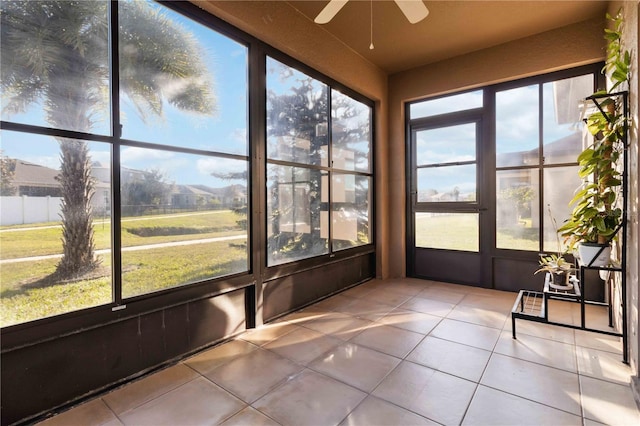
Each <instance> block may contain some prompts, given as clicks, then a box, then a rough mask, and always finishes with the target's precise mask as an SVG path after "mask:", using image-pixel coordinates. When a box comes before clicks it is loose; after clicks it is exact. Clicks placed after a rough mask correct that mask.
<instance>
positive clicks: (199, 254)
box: [0, 1, 249, 326]
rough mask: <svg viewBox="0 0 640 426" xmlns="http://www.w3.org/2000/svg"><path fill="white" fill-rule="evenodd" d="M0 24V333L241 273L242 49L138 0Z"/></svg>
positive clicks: (63, 6)
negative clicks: (116, 93)
mask: <svg viewBox="0 0 640 426" xmlns="http://www.w3.org/2000/svg"><path fill="white" fill-rule="evenodd" d="M113 5H117V7H118V13H117V14H115V13H109V8H110V7H112V6H113ZM116 19H117V22H116V21H115V20H116ZM116 25H117V27H116ZM2 26H3V37H2V40H1V43H2V50H1V62H2V120H3V131H2V135H1V138H2V153H1V154H2V157H1V160H2V161H1V165H2V188H1V190H2V193H1V194H0V195H1V196H2V202H1V206H2V207H1V208H2V211H1V218H2V224H1V228H0V244H1V246H0V259H1V262H2V268H1V269H0V270H1V272H0V275H1V276H0V281H1V282H2V295H1V298H0V301H1V304H2V305H1V307H0V308H1V309H2V316H1V324H0V325H2V326H7V325H11V324H16V323H21V322H25V321H30V320H34V319H38V318H43V317H48V316H51V315H56V314H61V313H66V312H70V311H74V310H78V309H82V308H86V307H90V306H96V305H105V304H124V303H126V301H127V299H128V298H130V297H133V296H138V295H143V294H147V293H152V292H156V291H159V290H164V289H167V288H170V287H177V286H182V285H185V284H191V283H196V282H201V281H205V280H210V279H212V278H217V277H223V276H228V275H231V274H236V273H240V272H245V271H248V270H249V256H248V244H247V243H248V226H247V216H246V212H247V205H248V182H249V180H248V177H249V173H248V170H249V161H248V160H249V157H248V153H249V149H248V146H249V145H248V140H247V131H246V129H247V127H248V116H247V110H248V93H247V90H248V81H247V76H248V49H247V47H246V46H244V45H242V44H239V43H237V42H235V41H233V40H231V39H230V38H228V37H226V36H223V35H221V34H219V33H217V32H215V31H213V30H211V29H210V28H207V27H204V26H201V25H199V24H197V23H196V22H195V21H192V20H189V19H187V18H185V17H184V16H183V15H180V14H178V13H176V12H174V11H172V10H170V9H168V8H166V7H164V6H161V5H159V4H156V3H154V2H149V1H120V2H117V3H115V2H108V1H92V2H71V1H38V2H34V1H14V2H2ZM113 28H119V30H118V41H119V43H117V45H116V44H110V43H109V41H110V34H109V31H110V30H112V29H113ZM116 46H117V49H118V50H117V51H115V49H116ZM116 57H117V58H119V61H118V63H119V67H118V68H114V66H113V65H114V63H113V62H110V60H113V58H116ZM114 81H117V82H118V87H119V96H118V98H119V102H113V101H114V100H115V99H116V98H113V97H112V96H111V95H112V93H113V90H112V87H114V86H113V82H114ZM7 128H10V130H7ZM112 129H116V130H115V131H112ZM114 176H115V178H116V179H117V180H116V181H114ZM114 184H115V185H117V186H114ZM114 265H117V266H114Z"/></svg>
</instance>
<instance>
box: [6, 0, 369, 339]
mask: <svg viewBox="0 0 640 426" xmlns="http://www.w3.org/2000/svg"><path fill="white" fill-rule="evenodd" d="M117 3H118V2H116V1H110V2H109V5H110V8H109V9H110V14H109V25H110V30H109V31H110V47H109V52H110V53H113V52H117V51H118V50H117V49H118V33H117V25H115V23H116V22H117V17H118V11H117ZM157 3H158V4H159V5H161V6H162V7H167V8H168V9H170V10H172V11H174V12H177V13H180V14H182V15H183V16H184V17H185V18H187V19H191V20H193V21H194V22H196V23H198V24H201V25H203V26H205V27H207V28H209V29H211V30H213V31H216V32H218V33H219V34H221V35H223V36H226V37H228V38H230V39H231V40H233V41H235V42H237V43H239V44H242V45H244V46H246V48H247V51H248V58H247V67H248V69H247V96H248V99H247V109H248V114H247V117H248V122H247V140H248V143H249V146H248V152H247V154H246V155H237V154H226V153H220V152H216V153H215V157H224V158H230V159H237V160H245V161H247V162H248V168H249V170H248V178H247V182H248V187H247V204H248V206H247V227H248V230H247V236H248V238H247V253H248V259H247V260H248V269H247V271H243V272H240V273H236V274H231V275H226V276H222V277H215V278H211V279H207V280H204V281H199V282H196V283H190V284H183V285H180V286H176V287H170V288H166V289H163V290H159V291H156V292H152V293H147V294H142V295H137V296H134V297H130V298H126V299H123V298H122V281H121V278H120V269H121V258H120V250H119V248H120V246H121V235H120V232H121V227H120V205H121V197H120V189H119V188H120V177H119V172H120V168H121V161H120V156H119V150H120V148H121V147H125V146H126V147H144V148H149V149H160V150H164V151H177V152H181V153H185V154H195V155H207V156H211V155H212V152H211V151H203V150H198V149H190V148H181V147H171V146H167V145H163V144H153V143H147V142H140V141H135V140H129V139H124V138H122V137H121V131H120V106H119V102H120V93H119V81H118V80H119V78H118V73H119V71H118V68H119V58H118V55H113V54H112V57H111V62H110V65H111V67H112V68H113V69H112V73H111V75H110V79H111V82H110V83H111V88H110V96H111V105H110V113H111V114H112V120H111V132H112V134H111V135H98V134H89V133H83V132H75V131H68V130H62V129H54V128H50V127H45V126H37V125H30V124H23V123H17V122H11V121H0V128H1V129H2V130H8V131H9V130H10V131H16V132H22V133H33V134H36V135H43V136H51V137H55V136H57V137H65V138H71V139H83V140H87V141H96V142H104V143H108V144H109V145H111V150H112V159H111V166H112V171H111V174H112V176H111V185H112V191H111V200H110V203H111V206H112V251H113V253H116V254H115V255H112V260H113V266H112V268H113V271H114V273H113V278H112V283H111V286H112V300H111V301H110V302H109V303H107V304H103V305H99V306H95V307H90V308H85V309H80V310H76V311H71V312H66V313H61V314H57V315H54V316H49V317H44V318H39V319H35V320H33V321H28V322H23V323H18V324H14V325H9V326H6V327H2V328H0V336H1V338H2V339H3V347H4V348H6V349H10V348H15V347H18V346H21V345H30V344H34V343H36V342H39V341H44V340H50V339H53V338H57V337H60V336H63V335H68V334H73V333H74V332H78V331H80V330H85V329H90V328H95V327H100V326H102V325H104V324H107V323H111V322H114V321H120V320H123V319H127V318H132V317H136V316H140V315H142V314H147V313H152V312H159V311H162V310H163V309H164V308H166V307H168V306H175V305H180V304H184V303H188V302H191V301H195V300H201V299H206V298H210V297H214V296H219V295H223V294H226V293H231V292H234V291H237V290H242V289H246V290H247V292H246V293H247V296H246V297H251V295H252V294H255V290H252V288H255V287H256V283H257V282H259V281H260V282H264V281H266V280H269V279H274V278H277V277H281V276H284V275H290V274H294V273H298V272H303V271H305V270H308V269H312V268H316V267H320V266H323V265H326V264H327V263H328V262H332V261H334V260H339V259H348V258H350V257H357V256H359V255H361V254H363V253H371V252H374V251H375V232H374V231H375V226H374V225H375V210H374V209H375V202H374V201H375V200H374V199H373V194H375V191H374V188H373V184H374V181H375V179H374V172H373V171H374V160H375V119H376V113H375V108H374V105H375V104H374V102H373V101H371V100H370V99H368V98H366V97H364V96H363V95H360V94H359V93H357V92H355V91H353V90H351V89H350V88H348V87H346V86H344V85H342V84H340V83H338V82H337V81H335V80H333V79H331V78H329V77H327V76H326V75H324V74H322V73H320V72H319V71H316V70H315V69H313V68H311V67H310V66H308V65H306V64H303V63H302V62H300V61H298V60H296V59H294V58H292V57H290V56H288V55H286V54H285V53H283V52H281V51H279V50H277V49H275V48H274V47H272V46H270V45H268V44H266V43H265V42H263V41H261V40H259V39H257V38H256V37H254V36H252V35H250V34H248V33H246V32H244V31H242V30H240V29H238V28H236V27H234V26H233V25H231V24H229V23H227V22H225V21H223V20H222V19H220V18H218V17H216V16H215V15H212V14H211V13H209V12H207V11H205V10H202V9H200V8H199V7H197V6H196V5H193V4H190V3H187V2H177V1H158V2H157ZM267 55H269V56H271V57H273V58H274V59H277V60H278V61H280V62H282V63H284V64H286V65H289V66H294V67H295V68H296V69H299V70H301V71H302V72H304V73H305V74H307V75H309V76H311V77H313V78H315V79H318V80H319V81H321V82H323V83H325V84H327V85H328V86H329V88H330V89H331V88H335V89H337V90H340V92H342V93H343V94H347V95H348V96H350V97H352V98H353V99H355V100H357V101H359V102H362V103H364V104H366V105H367V106H369V107H370V108H371V123H370V124H371V146H370V173H369V174H368V176H370V177H371V182H372V187H371V188H370V191H371V194H372V200H371V206H370V211H371V216H370V218H369V223H370V234H371V242H370V243H369V244H367V245H366V246H359V247H355V248H351V249H347V250H341V251H340V252H339V253H334V254H327V255H323V256H320V257H314V258H310V259H304V260H300V261H295V262H291V263H287V264H283V265H277V266H274V267H271V268H267V267H266V232H265V231H266V223H265V220H264V219H265V218H264V213H263V212H264V208H263V206H266V199H265V194H264V192H263V191H261V190H256V189H258V188H260V187H261V185H263V184H265V182H266V164H267V161H266V117H265V112H266V81H265V77H266V58H267ZM116 188H117V190H116ZM261 216H262V219H260V217H261ZM116 276H117V278H116ZM257 289H258V291H259V289H260V285H258V286H257ZM247 304H248V305H247V306H248V307H249V306H250V302H249V301H248V300H247ZM247 324H248V326H252V324H255V312H251V309H248V310H247Z"/></svg>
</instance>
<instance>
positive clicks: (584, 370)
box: [576, 346, 633, 385]
mask: <svg viewBox="0 0 640 426" xmlns="http://www.w3.org/2000/svg"><path fill="white" fill-rule="evenodd" d="M576 353H577V358H578V372H579V373H580V374H582V375H584V376H589V377H593V378H596V379H602V380H608V381H610V382H615V383H619V384H622V385H628V384H629V383H630V382H631V376H632V374H633V372H632V370H631V367H630V366H628V365H627V364H624V363H623V362H622V356H621V355H620V354H616V353H612V352H606V351H599V350H597V349H591V348H584V347H582V346H577V347H576Z"/></svg>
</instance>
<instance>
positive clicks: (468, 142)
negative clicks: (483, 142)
mask: <svg viewBox="0 0 640 426" xmlns="http://www.w3.org/2000/svg"><path fill="white" fill-rule="evenodd" d="M416 151H417V154H416V155H417V165H418V166H425V165H430V164H442V163H457V162H463V161H475V160H476V124H475V123H467V124H460V125H456V126H448V127H440V128H437V129H429V130H421V131H419V132H416Z"/></svg>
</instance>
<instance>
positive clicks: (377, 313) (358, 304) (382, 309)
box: [337, 299, 395, 321]
mask: <svg viewBox="0 0 640 426" xmlns="http://www.w3.org/2000/svg"><path fill="white" fill-rule="evenodd" d="M394 307H395V306H393V305H389V304H386V303H380V302H374V301H371V300H367V299H358V300H356V301H355V302H353V303H351V304H350V305H348V306H345V307H341V308H339V309H337V311H339V312H342V313H345V314H349V315H353V316H356V317H358V318H363V319H366V320H369V321H376V320H378V319H380V318H382V317H383V316H385V315H386V314H388V313H389V312H391V311H392V310H393V309H394Z"/></svg>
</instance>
